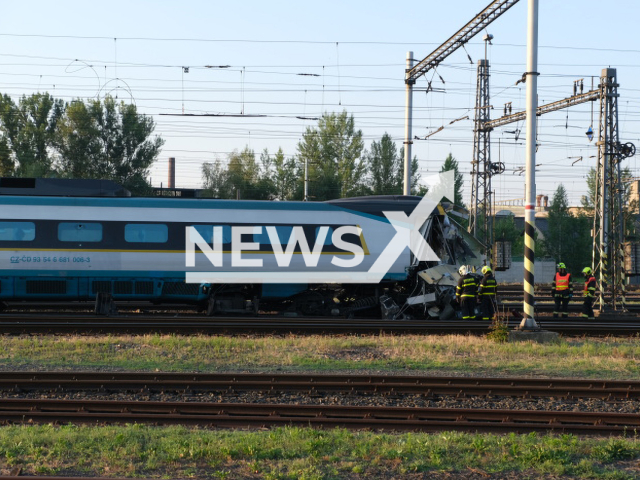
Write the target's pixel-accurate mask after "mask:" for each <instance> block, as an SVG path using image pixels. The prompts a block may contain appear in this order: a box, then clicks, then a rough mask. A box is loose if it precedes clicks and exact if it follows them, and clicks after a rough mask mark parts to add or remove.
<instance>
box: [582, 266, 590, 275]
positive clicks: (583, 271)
mask: <svg viewBox="0 0 640 480" xmlns="http://www.w3.org/2000/svg"><path fill="white" fill-rule="evenodd" d="M582 273H584V274H585V275H591V267H584V268H583V269H582Z"/></svg>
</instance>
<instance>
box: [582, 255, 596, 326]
mask: <svg viewBox="0 0 640 480" xmlns="http://www.w3.org/2000/svg"><path fill="white" fill-rule="evenodd" d="M582 274H583V275H584V290H583V296H584V303H583V304H582V313H581V314H580V317H582V318H586V319H587V320H595V315H594V313H593V300H594V298H595V296H596V277H594V276H593V271H592V270H591V267H585V268H583V269H582Z"/></svg>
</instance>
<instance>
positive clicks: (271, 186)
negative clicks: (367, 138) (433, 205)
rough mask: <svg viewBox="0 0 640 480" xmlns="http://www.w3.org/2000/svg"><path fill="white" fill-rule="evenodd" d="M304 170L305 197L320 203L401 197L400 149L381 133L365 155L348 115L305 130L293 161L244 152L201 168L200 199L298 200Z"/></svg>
mask: <svg viewBox="0 0 640 480" xmlns="http://www.w3.org/2000/svg"><path fill="white" fill-rule="evenodd" d="M305 165H306V168H307V169H308V173H307V178H308V197H309V199H310V200H315V201H323V200H330V199H334V198H342V197H354V196H361V195H401V194H402V192H403V183H404V148H400V149H398V148H397V146H396V144H395V142H394V141H393V139H392V138H391V136H390V135H389V134H387V133H385V134H384V135H383V136H382V137H381V138H380V140H379V141H375V140H374V141H373V142H372V143H371V147H370V149H369V150H367V149H365V144H364V140H363V135H362V131H361V130H357V129H356V127H355V121H354V118H353V116H352V115H348V114H347V112H346V111H343V112H342V113H326V114H324V115H323V116H322V117H321V118H320V119H319V121H318V124H317V126H313V127H307V128H306V130H305V133H304V134H303V136H302V140H301V141H300V142H298V145H297V147H296V155H294V156H288V157H287V156H285V155H284V153H283V152H282V149H281V148H280V149H278V151H277V152H276V153H275V154H270V153H269V151H268V150H264V151H262V152H261V153H260V155H257V154H256V152H255V151H254V150H252V149H250V148H249V147H245V148H244V149H243V150H242V151H234V152H233V153H231V154H230V155H229V156H228V158H227V160H226V162H224V163H223V162H222V161H220V160H216V161H214V162H209V163H205V164H204V165H203V167H202V177H203V188H204V189H205V193H206V194H207V195H209V196H212V197H216V198H247V199H249V198H250V199H256V200H268V199H278V200H303V199H304V183H305ZM411 171H412V175H411V184H412V194H414V195H423V194H424V193H425V192H426V187H425V186H423V185H420V182H419V181H420V177H421V175H420V173H419V166H418V159H417V158H416V157H414V158H413V159H412V162H411Z"/></svg>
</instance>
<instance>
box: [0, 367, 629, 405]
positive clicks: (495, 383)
mask: <svg viewBox="0 0 640 480" xmlns="http://www.w3.org/2000/svg"><path fill="white" fill-rule="evenodd" d="M0 390H2V391H5V392H12V393H28V392H37V391H43V390H45V391H55V392H56V393H59V394H62V393H69V392H77V391H83V392H88V391H91V392H101V393H114V392H122V391H130V392H143V393H152V392H156V393H158V392H159V393H167V392H170V391H176V392H189V393H196V392H212V391H216V392H224V393H225V394H227V395H233V394H236V393H238V392H245V391H260V392H263V393H275V392H303V393H305V394H307V395H312V396H313V395H320V393H327V392H332V393H336V392H338V393H342V394H346V395H360V394H378V395H391V396H393V395H407V394H420V395H425V396H427V397H435V396H456V397H471V396H508V397H520V398H534V397H546V398H549V397H553V398H563V399H576V398H599V399H605V400H610V401H611V400H630V399H638V398H640V381H630V380H606V379H573V378H551V379H543V378H533V379H531V378H526V379H522V378H518V377H454V376H438V377H424V376H410V375H321V374H320V375H317V374H254V373H156V372H153V373H140V372H134V373H131V372H112V373H106V372H0Z"/></svg>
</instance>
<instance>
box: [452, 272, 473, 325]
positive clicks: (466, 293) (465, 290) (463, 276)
mask: <svg viewBox="0 0 640 480" xmlns="http://www.w3.org/2000/svg"><path fill="white" fill-rule="evenodd" d="M458 273H459V274H460V280H458V286H457V287H456V300H458V303H459V304H460V308H461V310H462V319H463V320H475V318H476V313H475V309H476V295H477V293H478V282H477V281H476V279H475V277H474V276H473V275H471V272H469V269H468V267H467V266H466V265H462V266H461V267H460V268H459V269H458Z"/></svg>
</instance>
